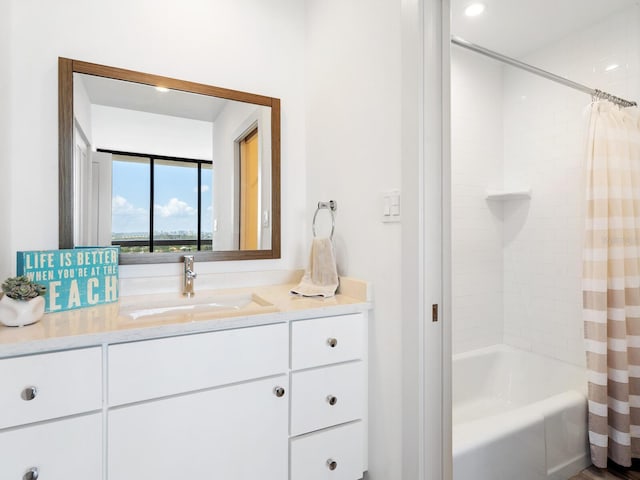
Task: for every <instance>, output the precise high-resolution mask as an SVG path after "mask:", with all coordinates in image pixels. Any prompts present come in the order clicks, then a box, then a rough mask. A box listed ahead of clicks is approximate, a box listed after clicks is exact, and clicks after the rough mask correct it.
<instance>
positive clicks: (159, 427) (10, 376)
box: [0, 311, 367, 480]
mask: <svg viewBox="0 0 640 480" xmlns="http://www.w3.org/2000/svg"><path fill="white" fill-rule="evenodd" d="M323 313H325V314H326V311H325V312H323ZM304 316H308V314H306V313H301V314H300V317H304ZM283 318H284V319H283V320H279V319H277V321H278V322H279V323H270V324H263V325H256V326H247V327H244V328H241V327H235V328H229V329H222V330H216V331H202V332H189V333H188V334H184V335H175V334H174V335H169V336H165V337H160V338H152V339H145V338H144V337H142V338H140V339H138V338H139V337H140V335H143V334H144V332H143V331H142V332H136V337H138V338H136V340H135V341H128V340H130V339H131V336H130V335H123V336H122V337H115V338H109V337H105V339H104V340H103V341H102V342H101V341H100V340H101V339H98V340H97V341H96V343H99V345H96V346H92V347H86V348H78V349H74V350H63V351H55V352H51V353H38V354H34V355H24V356H19V357H13V358H6V359H0V479H1V480H36V479H39V480H81V479H82V480H84V479H92V480H132V479H139V478H152V479H154V480H176V479H182V478H211V479H221V480H255V479H260V480H358V479H360V478H362V476H363V472H364V471H366V468H367V458H366V451H367V442H366V438H367V395H366V392H367V348H366V345H367V322H366V313H355V314H354V313H350V314H344V315H334V316H325V317H319V318H310V319H309V318H300V319H298V317H296V315H295V314H291V313H288V314H287V316H286V317H283ZM269 320H270V321H273V320H274V318H269ZM176 331H178V332H180V330H179V329H178V330H173V332H176ZM118 340H119V342H118ZM76 346H79V345H76Z"/></svg>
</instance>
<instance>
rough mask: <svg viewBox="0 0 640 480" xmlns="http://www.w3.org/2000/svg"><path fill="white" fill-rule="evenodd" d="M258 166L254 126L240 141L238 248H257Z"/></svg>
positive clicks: (256, 136)
mask: <svg viewBox="0 0 640 480" xmlns="http://www.w3.org/2000/svg"><path fill="white" fill-rule="evenodd" d="M259 167H260V162H259V161H258V129H257V128H256V129H254V130H252V131H251V132H250V133H249V134H248V135H247V136H246V137H244V138H243V139H242V140H241V141H240V250H257V249H258V248H259V247H258V245H259V238H258V232H259V231H260V229H259V213H258V212H259V211H260V210H259V199H260V188H259V184H260V183H259V181H260V170H259Z"/></svg>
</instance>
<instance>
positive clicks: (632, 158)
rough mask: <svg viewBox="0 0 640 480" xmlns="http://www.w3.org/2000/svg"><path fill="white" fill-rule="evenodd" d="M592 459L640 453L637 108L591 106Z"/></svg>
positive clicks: (588, 316)
mask: <svg viewBox="0 0 640 480" xmlns="http://www.w3.org/2000/svg"><path fill="white" fill-rule="evenodd" d="M582 295H583V319H584V330H585V347H586V354H587V376H588V389H589V392H588V397H589V443H590V446H591V459H592V461H593V463H594V464H595V465H596V466H598V467H606V466H607V457H609V458H610V459H611V460H613V461H614V462H615V463H617V464H619V465H623V466H630V465H631V459H632V458H640V110H639V109H638V108H637V107H636V108H626V109H621V108H619V107H617V106H615V105H614V104H612V103H609V102H607V101H601V102H595V103H593V104H592V105H591V111H590V119H589V140H588V152H587V186H586V223H585V244H584V251H583V273H582Z"/></svg>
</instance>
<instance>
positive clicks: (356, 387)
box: [291, 361, 365, 436]
mask: <svg viewBox="0 0 640 480" xmlns="http://www.w3.org/2000/svg"><path fill="white" fill-rule="evenodd" d="M364 374H365V372H364V365H363V363H362V362H360V361H357V362H352V363H345V364H342V365H335V366H330V367H324V368H318V369H316V370H306V371H304V372H294V373H292V374H291V435H292V436H295V435H300V434H302V433H307V432H312V431H314V430H319V429H321V428H325V427H331V426H333V425H338V424H340V423H345V422H349V421H351V420H357V419H359V418H362V417H363V415H364V401H365V394H364Z"/></svg>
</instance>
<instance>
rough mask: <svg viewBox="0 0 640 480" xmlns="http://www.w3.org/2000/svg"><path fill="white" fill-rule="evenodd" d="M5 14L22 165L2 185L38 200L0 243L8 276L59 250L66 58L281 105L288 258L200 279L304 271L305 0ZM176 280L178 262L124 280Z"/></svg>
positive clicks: (218, 267) (25, 207) (38, 6)
mask: <svg viewBox="0 0 640 480" xmlns="http://www.w3.org/2000/svg"><path fill="white" fill-rule="evenodd" d="M8 11H9V10H8V9H6V8H4V9H3V10H2V15H0V16H2V18H3V20H2V22H9V21H12V22H13V23H14V24H15V28H13V29H12V30H11V38H10V40H11V41H10V42H8V44H9V45H10V52H9V53H10V55H11V61H10V62H9V64H8V65H7V67H8V69H9V71H10V72H12V76H11V84H10V89H11V91H12V93H11V99H12V107H13V108H12V114H11V119H10V120H11V121H10V126H9V128H8V129H6V131H7V135H8V136H9V137H10V138H11V139H12V142H11V147H10V149H9V151H8V155H6V158H11V159H12V162H13V163H12V167H13V168H12V171H11V173H10V175H6V176H5V175H3V176H2V177H1V178H0V190H4V191H8V195H14V196H15V195H18V194H20V195H28V196H29V198H30V201H29V202H19V203H17V204H15V205H14V207H13V209H12V216H13V219H14V220H13V221H12V222H9V223H8V224H10V225H11V228H10V231H9V232H7V235H6V238H5V239H4V240H3V241H2V242H1V243H0V261H2V263H1V264H0V271H5V272H6V271H13V270H14V269H15V259H14V257H15V251H16V250H25V249H49V248H57V246H58V207H57V198H58V193H57V191H58V182H57V178H58V169H57V165H58V129H57V114H58V100H57V97H58V95H57V88H58V87H57V83H58V82H57V58H58V56H64V57H69V58H76V59H80V60H85V61H90V62H96V63H102V64H106V65H113V66H116V67H122V68H129V69H133V70H140V71H143V72H150V73H155V74H159V75H164V76H170V77H175V78H181V79H188V80H192V81H195V82H200V83H205V84H210V85H218V86H221V87H227V88H234V89H237V90H244V91H248V92H252V93H258V94H264V95H268V96H273V97H278V98H280V99H281V100H282V185H283V189H282V259H281V260H267V261H265V260H261V261H249V262H231V263H229V262H217V263H216V262H212V263H208V264H204V263H203V264H201V265H199V273H201V274H203V273H207V272H209V273H216V272H230V271H258V270H259V271H264V270H287V269H291V268H299V267H301V266H302V265H303V264H304V261H305V260H304V259H305V257H306V255H305V254H303V251H304V250H305V249H306V245H305V242H303V241H302V240H301V237H300V234H299V231H298V230H297V228H296V227H294V226H296V225H299V224H300V223H301V222H302V221H306V217H305V216H304V211H303V208H304V207H303V205H304V203H305V198H306V197H305V182H301V181H300V180H299V179H301V178H305V176H306V169H305V162H304V153H305V131H304V120H305V104H304V85H303V81H304V71H303V67H304V65H303V63H302V61H301V59H302V58H303V55H304V3H303V2H300V1H299V0H269V1H264V0H219V1H216V2H204V1H194V2H183V3H176V2H173V1H169V0H153V1H152V0H137V1H136V2H129V1H126V0H115V1H112V2H108V3H105V2H100V1H97V0H89V1H86V0H65V1H64V2H46V1H35V2H18V1H16V2H12V11H10V14H9V15H5V13H6V12H8ZM5 19H10V20H5ZM2 26H3V27H4V23H3V24H2ZM2 31H3V32H5V31H6V29H4V28H3V29H2ZM2 45H3V48H4V45H5V42H2ZM249 52H250V53H251V55H247V53H249ZM239 59H250V61H239ZM3 95H4V93H3ZM34 205H38V208H34ZM9 259H10V260H9ZM9 262H10V263H9ZM178 273H179V266H178V265H153V266H145V267H141V266H125V267H123V268H122V269H121V277H122V278H130V277H151V276H153V277H161V276H164V275H178ZM143 283H144V282H140V284H141V285H142V284H143ZM176 285H177V284H176Z"/></svg>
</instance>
